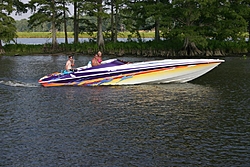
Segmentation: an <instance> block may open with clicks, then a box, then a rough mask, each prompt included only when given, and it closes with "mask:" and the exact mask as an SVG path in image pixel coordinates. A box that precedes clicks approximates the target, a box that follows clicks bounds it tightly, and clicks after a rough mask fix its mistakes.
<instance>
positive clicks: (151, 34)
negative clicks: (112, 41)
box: [17, 32, 154, 38]
mask: <svg viewBox="0 0 250 167" xmlns="http://www.w3.org/2000/svg"><path fill="white" fill-rule="evenodd" d="M140 34H141V37H142V38H154V32H140ZM67 35H68V38H74V34H73V32H68V33H67ZM106 35H109V34H106ZM17 36H18V38H51V32H17ZM64 37H65V35H64V32H57V38H64ZM93 37H96V33H94V34H93V36H90V35H89V34H87V33H86V32H85V33H81V34H79V38H93ZM128 37H133V36H131V33H130V32H119V33H118V38H128Z"/></svg>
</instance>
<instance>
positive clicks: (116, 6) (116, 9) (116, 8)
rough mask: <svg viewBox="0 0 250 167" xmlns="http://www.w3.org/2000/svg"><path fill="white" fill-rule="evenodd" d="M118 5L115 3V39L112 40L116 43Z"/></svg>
mask: <svg viewBox="0 0 250 167" xmlns="http://www.w3.org/2000/svg"><path fill="white" fill-rule="evenodd" d="M118 8H119V7H118V3H117V2H115V38H114V42H115V43H116V42H117V34H118V30H117V28H118Z"/></svg>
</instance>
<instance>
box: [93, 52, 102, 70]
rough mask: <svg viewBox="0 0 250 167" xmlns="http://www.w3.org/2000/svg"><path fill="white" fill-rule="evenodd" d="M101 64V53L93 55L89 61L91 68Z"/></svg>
mask: <svg viewBox="0 0 250 167" xmlns="http://www.w3.org/2000/svg"><path fill="white" fill-rule="evenodd" d="M101 62H102V52H100V51H99V52H98V53H97V54H95V56H94V58H93V59H92V61H91V64H92V67H94V66H98V65H100V64H101Z"/></svg>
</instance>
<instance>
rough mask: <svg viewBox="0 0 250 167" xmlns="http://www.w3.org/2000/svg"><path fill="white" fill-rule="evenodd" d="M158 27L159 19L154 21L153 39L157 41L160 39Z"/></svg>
mask: <svg viewBox="0 0 250 167" xmlns="http://www.w3.org/2000/svg"><path fill="white" fill-rule="evenodd" d="M159 27H160V23H159V20H156V21H155V41H159V40H160V33H159V32H160V30H159Z"/></svg>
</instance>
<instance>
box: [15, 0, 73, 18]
mask: <svg viewBox="0 0 250 167" xmlns="http://www.w3.org/2000/svg"><path fill="white" fill-rule="evenodd" d="M20 1H21V2H23V3H28V2H29V1H30V0H20ZM72 11H73V7H72V6H71V7H70V12H71V14H72V13H73V12H72ZM30 16H31V12H30V11H28V13H23V14H22V15H15V13H12V14H11V17H13V18H14V19H15V20H21V19H27V20H28V19H29V17H30Z"/></svg>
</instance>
